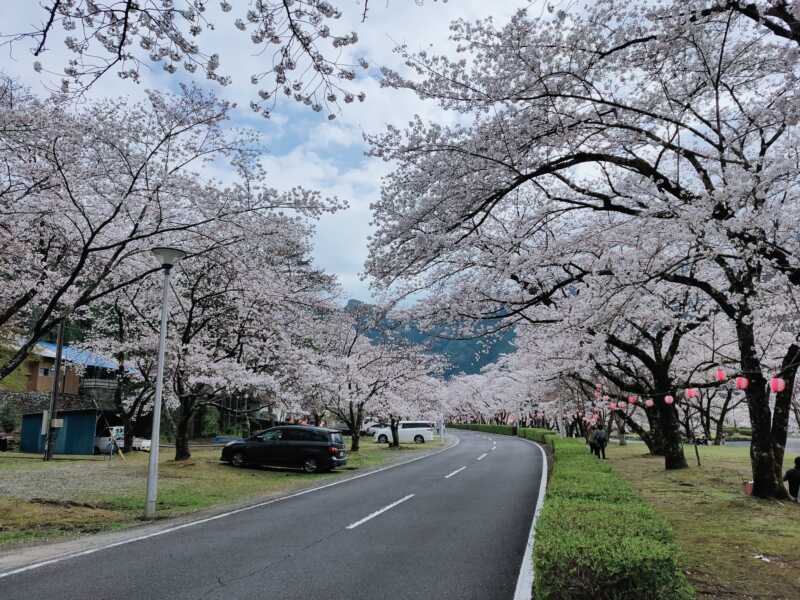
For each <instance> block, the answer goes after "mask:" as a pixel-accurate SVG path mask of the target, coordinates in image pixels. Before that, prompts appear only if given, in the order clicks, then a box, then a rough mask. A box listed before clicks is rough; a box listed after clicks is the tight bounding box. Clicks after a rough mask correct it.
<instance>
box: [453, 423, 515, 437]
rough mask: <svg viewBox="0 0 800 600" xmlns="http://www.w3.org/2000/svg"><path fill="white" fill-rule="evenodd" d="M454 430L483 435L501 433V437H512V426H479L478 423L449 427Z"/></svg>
mask: <svg viewBox="0 0 800 600" xmlns="http://www.w3.org/2000/svg"><path fill="white" fill-rule="evenodd" d="M448 427H451V428H453V429H468V430H470V431H482V432H483V433H499V434H501V435H511V430H512V428H511V426H510V425H479V424H477V423H468V424H462V423H459V424H455V423H454V424H451V425H448Z"/></svg>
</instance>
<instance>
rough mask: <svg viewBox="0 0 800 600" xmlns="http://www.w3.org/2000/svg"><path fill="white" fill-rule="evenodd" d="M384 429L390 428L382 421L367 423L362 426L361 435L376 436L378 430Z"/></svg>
mask: <svg viewBox="0 0 800 600" xmlns="http://www.w3.org/2000/svg"><path fill="white" fill-rule="evenodd" d="M384 427H388V425H387V424H386V423H382V422H380V421H365V422H364V424H363V425H361V435H375V431H376V430H377V429H383V428H384Z"/></svg>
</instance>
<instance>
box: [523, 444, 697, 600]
mask: <svg viewBox="0 0 800 600" xmlns="http://www.w3.org/2000/svg"><path fill="white" fill-rule="evenodd" d="M554 443H555V448H556V456H557V460H556V464H555V469H554V472H553V477H552V479H551V482H550V486H549V488H548V490H547V498H546V500H545V503H544V508H543V509H542V513H541V515H540V516H539V520H538V522H537V523H536V543H535V544H534V547H533V565H534V573H535V578H534V587H535V590H534V591H535V597H536V598H539V599H544V598H547V599H553V600H573V599H578V598H593V599H597V600H604V599H608V600H612V599H613V600H634V599H637V600H656V599H661V598H670V599H674V600H683V599H688V598H693V597H694V592H693V591H692V589H691V587H690V586H689V584H688V582H687V581H686V578H685V577H684V575H683V573H682V572H681V570H680V568H679V566H678V555H679V549H678V547H677V546H676V545H675V543H674V541H673V538H672V533H671V531H670V529H669V526H668V525H667V523H666V522H665V521H664V520H663V519H662V518H661V517H659V516H658V514H656V512H655V511H654V510H653V509H652V508H651V507H650V506H649V505H648V504H646V503H645V502H644V501H643V500H642V499H641V498H640V497H639V496H638V495H637V494H636V492H634V491H633V490H632V489H631V487H630V486H629V485H628V484H627V482H625V481H624V480H622V479H621V478H619V477H618V476H617V475H616V474H615V473H614V471H613V469H612V468H611V466H610V465H609V464H608V463H604V462H600V461H598V460H597V459H596V458H595V457H593V456H591V455H590V454H589V452H588V450H587V448H586V444H585V443H584V442H583V440H574V439H555V440H554Z"/></svg>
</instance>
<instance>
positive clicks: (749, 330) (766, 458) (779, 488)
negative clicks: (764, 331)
mask: <svg viewBox="0 0 800 600" xmlns="http://www.w3.org/2000/svg"><path fill="white" fill-rule="evenodd" d="M736 337H737V342H738V344H739V356H740V357H741V366H742V372H743V373H744V374H745V376H746V377H747V378H748V379H749V380H750V384H749V385H748V387H747V390H746V391H745V394H746V396H747V409H748V412H749V413H750V426H751V427H752V431H753V433H752V438H751V440H750V463H751V466H752V470H753V496H756V497H758V498H788V493H787V491H786V488H785V487H783V482H782V481H781V477H780V475H779V472H780V468H781V465H780V464H779V463H778V462H777V460H776V456H775V448H774V446H773V437H772V423H771V419H770V410H769V394H768V393H767V381H766V379H764V375H763V373H762V372H761V363H760V361H759V359H758V356H757V355H756V353H755V347H756V346H755V334H754V332H753V327H752V325H750V324H748V323H745V322H744V321H743V320H739V321H738V322H737V323H736ZM787 387H788V386H787ZM787 416H788V412H787ZM781 458H782V455H781Z"/></svg>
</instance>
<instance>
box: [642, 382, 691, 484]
mask: <svg viewBox="0 0 800 600" xmlns="http://www.w3.org/2000/svg"><path fill="white" fill-rule="evenodd" d="M655 383H656V386H657V389H662V390H669V389H671V388H672V385H671V382H670V381H669V379H667V378H663V379H661V380H660V381H659V380H656V382H655ZM666 395H667V394H666V393H665V394H660V395H658V396H654V397H653V399H654V400H655V403H656V404H655V406H654V407H653V408H651V409H650V412H651V413H652V414H653V418H654V421H656V422H657V427H654V428H653V429H652V434H653V437H654V441H655V443H656V446H658V447H659V448H660V449H661V450H662V451H663V453H664V468H665V469H666V470H667V471H671V470H674V469H686V468H688V467H689V464H688V463H687V462H686V456H684V454H683V445H682V444H681V434H680V423H679V422H678V411H677V409H676V408H675V405H674V404H666V403H665V402H664V397H665V396H666ZM672 395H673V396H676V395H677V394H675V393H674V392H672Z"/></svg>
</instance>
